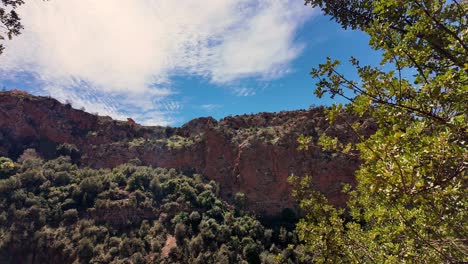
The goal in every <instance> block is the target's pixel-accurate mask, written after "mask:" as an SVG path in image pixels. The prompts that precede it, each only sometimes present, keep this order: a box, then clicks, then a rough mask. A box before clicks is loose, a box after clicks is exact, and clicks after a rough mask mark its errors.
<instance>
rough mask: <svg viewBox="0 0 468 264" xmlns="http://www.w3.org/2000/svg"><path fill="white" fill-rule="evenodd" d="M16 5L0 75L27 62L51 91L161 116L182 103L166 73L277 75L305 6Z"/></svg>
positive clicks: (204, 2)
mask: <svg viewBox="0 0 468 264" xmlns="http://www.w3.org/2000/svg"><path fill="white" fill-rule="evenodd" d="M19 11H20V15H21V16H22V22H23V24H24V26H25V30H24V31H23V34H22V35H20V36H19V37H17V38H15V39H13V40H12V41H9V42H7V43H6V50H5V53H4V54H3V55H2V56H1V57H0V71H2V72H3V74H2V75H1V76H5V73H12V74H14V73H18V72H29V73H32V74H33V75H34V76H35V78H36V80H37V81H38V82H39V83H40V84H41V85H42V89H43V90H45V91H46V92H47V93H50V94H51V95H52V96H53V97H58V99H62V100H64V99H72V100H73V101H75V102H76V104H77V106H84V107H85V108H86V109H87V110H89V111H94V112H100V113H101V112H102V114H108V115H111V116H113V117H116V118H123V117H125V116H128V115H132V116H135V117H136V119H138V118H140V119H142V120H139V121H140V122H146V121H147V120H150V121H148V122H156V123H161V124H162V123H168V122H171V120H173V118H172V117H171V115H172V114H173V113H174V112H177V111H179V110H180V109H181V107H182V106H181V105H180V103H177V102H176V101H174V100H172V101H164V100H171V99H167V98H169V97H170V96H171V94H172V90H171V75H173V74H175V73H177V74H195V75H201V76H204V77H205V78H207V79H208V80H210V81H211V82H213V83H218V84H227V83H229V82H232V81H236V80H239V79H242V78H245V77H259V78H267V79H268V78H277V77H279V76H281V75H284V74H285V73H287V71H288V69H289V63H290V62H291V60H293V59H294V58H295V57H296V56H297V55H298V54H299V52H300V51H301V48H302V46H301V44H298V43H295V42H294V35H295V32H296V30H297V28H298V27H299V26H300V25H301V24H302V23H303V22H304V21H305V20H306V19H308V18H309V17H310V15H311V12H310V9H308V8H304V6H303V5H302V3H301V2H298V1H292V0H269V1H267V0H223V1H219V0H198V1H194V0H184V1H172V0H159V1H157V0H138V1H135V0H119V1H118V3H117V1H115V0H99V1H96V0H66V1H65V0H60V1H59V0H57V1H55V0H54V1H45V2H43V1H29V2H27V3H26V4H25V5H24V6H23V7H22V8H21V9H20V10H19ZM244 93H245V91H244ZM249 93H250V94H251V93H252V92H249ZM253 93H254V92H253ZM162 102H164V103H162ZM143 112H144V113H146V114H144V115H143V114H142V113H143ZM151 113H153V114H154V117H151V118H150V117H149V116H151ZM145 120H146V121H145Z"/></svg>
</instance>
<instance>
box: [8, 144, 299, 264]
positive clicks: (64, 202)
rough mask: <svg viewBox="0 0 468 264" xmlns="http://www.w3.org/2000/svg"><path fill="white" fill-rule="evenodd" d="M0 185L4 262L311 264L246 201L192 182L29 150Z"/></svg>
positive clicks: (132, 166)
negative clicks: (79, 162) (91, 165)
mask: <svg viewBox="0 0 468 264" xmlns="http://www.w3.org/2000/svg"><path fill="white" fill-rule="evenodd" d="M0 178H1V179H0V212H1V213H0V237H1V238H2V239H1V240H0V262H2V263H5V262H6V263H72V262H79V263H89V262H93V263H109V262H112V263H148V262H151V263H243V262H244V263H278V262H282V263H308V259H307V257H306V255H305V254H304V253H303V252H302V251H301V248H300V247H298V246H292V244H297V236H296V235H295V233H294V231H293V232H291V230H286V229H285V228H284V227H278V226H277V227H272V228H273V229H269V228H267V227H265V226H264V225H262V224H261V223H260V222H259V221H258V220H257V219H256V218H255V217H254V216H253V215H251V214H248V213H246V212H244V210H243V208H244V206H245V203H246V202H247V201H246V200H245V196H244V195H243V194H242V193H238V194H237V195H236V197H235V204H228V203H226V202H225V201H223V200H221V199H220V198H219V196H218V192H219V187H218V185H217V184H216V183H215V182H213V181H209V182H208V181H206V180H205V179H204V178H203V177H202V176H201V175H198V174H193V175H182V174H181V173H179V172H177V171H176V170H174V169H161V168H156V169H155V168H151V167H146V166H139V161H138V160H134V161H132V162H131V163H128V164H123V165H120V166H118V167H116V168H114V169H101V170H95V169H90V168H78V167H77V166H76V165H75V164H73V163H72V162H71V160H70V157H69V156H61V157H59V158H57V159H53V160H49V161H44V160H42V159H41V158H40V157H38V156H37V154H36V153H35V151H34V150H32V149H28V150H26V151H25V153H24V154H23V155H21V157H20V158H19V159H18V161H17V162H13V161H11V160H10V159H8V158H1V159H0ZM284 217H285V220H289V221H291V220H292V221H293V220H294V219H293V218H292V219H291V218H290V219H288V214H287V213H285V214H284ZM289 217H290V216H289ZM290 244H291V245H290ZM288 245H290V246H288Z"/></svg>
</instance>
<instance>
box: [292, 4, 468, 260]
mask: <svg viewBox="0 0 468 264" xmlns="http://www.w3.org/2000/svg"><path fill="white" fill-rule="evenodd" d="M305 4H306V5H311V6H313V7H319V8H321V9H322V11H323V12H324V13H325V14H327V15H329V16H331V17H332V18H333V19H334V20H335V21H337V22H338V23H340V24H341V25H342V26H343V27H344V28H352V29H358V30H362V31H364V32H365V33H367V34H368V35H369V36H370V42H369V44H370V46H371V47H372V48H373V49H375V50H379V51H381V52H382V59H381V63H380V65H378V66H375V65H361V64H360V63H359V60H358V59H357V58H350V63H351V64H352V65H354V66H355V69H356V71H357V73H358V75H359V77H360V78H359V80H352V79H349V78H348V77H347V76H345V75H343V74H342V73H340V70H339V67H340V63H341V62H339V61H336V60H333V59H332V58H328V59H327V61H326V62H325V63H324V64H321V65H319V66H318V67H317V68H315V69H313V70H312V72H311V75H312V76H313V77H314V78H316V80H317V88H316V90H315V93H316V95H317V96H318V97H322V96H325V95H326V94H329V95H331V97H335V96H339V97H343V98H345V99H347V100H348V103H347V104H345V105H342V104H336V105H334V106H333V107H332V108H331V110H330V111H329V112H328V114H329V120H330V121H331V122H333V121H335V119H336V118H339V117H338V115H337V113H338V112H340V111H349V112H352V113H354V114H356V115H359V116H366V117H370V118H371V119H372V120H373V121H374V122H375V123H376V124H377V125H378V127H379V128H378V130H377V132H376V133H375V134H374V135H372V136H370V137H367V138H366V137H364V136H362V135H358V136H359V137H360V138H361V140H360V142H359V143H357V144H354V145H351V144H343V143H341V142H339V140H338V139H336V138H331V137H328V136H322V137H321V138H320V142H321V144H322V146H323V147H324V148H325V149H331V150H335V151H341V152H343V153H345V154H348V155H354V154H356V153H359V154H360V157H361V161H362V164H361V166H360V169H359V170H358V171H357V172H356V178H357V184H356V186H345V188H344V191H346V192H347V193H348V194H349V197H350V200H349V203H348V208H346V209H340V208H335V207H333V206H331V205H329V204H328V203H327V201H326V199H325V198H324V196H323V195H321V194H320V193H317V192H315V191H313V188H312V187H311V184H310V179H309V177H304V178H302V179H299V178H297V177H296V178H292V182H294V183H295V184H296V187H295V195H296V196H297V197H298V198H299V200H300V205H301V207H302V209H303V210H304V212H306V216H305V217H304V218H303V219H302V220H301V221H300V223H299V224H298V226H297V230H298V232H299V236H300V238H301V239H302V241H304V242H305V243H306V244H307V246H308V249H309V250H310V252H311V254H312V255H313V257H314V260H315V261H316V262H319V263H320V262H322V263H348V262H352V263H357V262H359V263H361V262H364V263H384V262H385V263H404V262H424V263H443V262H466V261H468V257H467V256H468V248H467V246H468V243H467V237H468V236H467V235H468V233H467V229H466V222H467V220H468V219H467V214H466V212H467V207H466V203H467V194H466V183H467V176H466V166H467V164H468V162H467V158H468V145H467V140H468V126H467V120H468V117H467V114H468V111H467V109H468V43H467V40H466V38H467V34H468V25H467V23H468V12H467V11H468V3H466V2H460V1H457V0H454V1H441V0H424V1H423V0H409V1H401V0H376V1H370V0H357V1H353V0H342V1H331V0H309V1H305ZM348 125H349V128H351V129H353V130H355V131H356V133H358V131H357V128H358V126H359V124H358V123H351V122H350V123H348ZM301 142H306V143H307V142H310V140H305V139H302V140H301Z"/></svg>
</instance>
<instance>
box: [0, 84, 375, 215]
mask: <svg viewBox="0 0 468 264" xmlns="http://www.w3.org/2000/svg"><path fill="white" fill-rule="evenodd" d="M341 119H342V122H338V123H337V124H336V125H333V126H330V125H329V123H328V121H327V120H326V118H325V115H324V113H323V108H316V109H311V110H299V111H289V112H279V113H259V114H255V115H242V116H234V117H226V118H224V119H222V120H220V121H216V120H215V119H213V118H210V117H206V118H198V119H195V120H192V121H190V122H188V123H186V124H185V125H183V126H182V127H179V128H172V127H159V126H154V127H148V126H141V125H138V124H135V123H133V122H131V120H130V121H128V122H124V121H116V120H112V119H111V118H110V117H103V116H97V115H93V114H90V113H86V112H84V111H81V110H77V109H73V108H72V106H71V105H64V104H61V103H60V102H58V101H57V100H55V99H52V98H47V97H38V96H32V95H29V94H24V93H21V92H0V156H9V157H13V158H17V157H19V155H20V154H21V153H23V151H24V150H25V149H28V148H35V149H36V151H37V152H38V153H39V154H40V155H41V156H42V157H43V158H46V159H51V158H55V157H57V156H58V155H60V154H63V153H64V152H65V154H70V155H71V156H72V159H73V160H74V162H75V163H77V164H79V165H80V166H90V167H93V168H112V167H116V166H118V165H120V164H123V163H126V162H128V161H130V160H133V159H139V160H140V161H141V163H142V164H143V165H151V166H154V167H164V168H176V169H180V170H182V171H183V172H184V173H193V172H197V173H201V174H204V175H206V176H207V177H208V178H209V179H211V180H215V181H217V182H218V183H219V184H220V187H221V191H220V194H221V196H222V197H223V198H225V199H227V200H232V199H233V197H234V195H235V194H236V193H237V192H242V193H245V195H246V196H247V201H248V202H247V204H248V207H249V209H251V210H254V211H256V212H257V213H259V214H266V215H275V214H277V213H279V212H281V211H282V210H283V209H285V208H293V207H294V204H293V202H292V199H291V197H290V193H291V191H290V186H289V184H288V183H287V177H288V176H289V175H291V174H295V175H306V174H307V175H312V176H313V178H314V179H315V181H316V186H317V188H318V189H320V190H321V191H322V192H324V193H325V194H326V195H327V196H328V198H329V199H330V200H331V201H332V202H333V203H335V204H342V203H343V202H344V199H345V197H344V196H343V195H342V194H341V193H340V189H341V183H342V182H347V183H352V182H353V172H354V170H355V169H356V168H357V166H358V160H357V159H356V158H351V157H349V156H344V155H340V154H337V153H331V152H324V151H322V150H321V149H320V148H319V147H318V146H316V142H314V143H313V146H311V147H310V148H309V150H307V151H298V150H297V147H298V144H297V137H298V136H299V135H300V134H304V135H310V136H313V138H314V139H318V137H319V136H320V135H321V134H322V133H324V132H326V133H328V134H330V135H336V136H338V137H340V138H342V139H345V140H347V141H355V140H356V138H355V137H354V135H353V134H352V133H351V132H349V131H348V130H347V129H346V126H345V125H344V123H345V122H344V121H346V120H348V121H349V122H351V121H352V120H349V119H354V117H350V116H346V115H343V116H342V117H341ZM362 129H363V131H364V132H365V133H367V134H369V133H371V132H372V131H374V129H375V128H374V127H373V125H372V124H370V123H369V122H367V121H365V122H364V121H363V122H362Z"/></svg>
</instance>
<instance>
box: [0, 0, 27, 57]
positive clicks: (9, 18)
mask: <svg viewBox="0 0 468 264" xmlns="http://www.w3.org/2000/svg"><path fill="white" fill-rule="evenodd" d="M22 4H24V0H1V5H0V28H1V31H0V41H1V40H4V39H5V36H6V37H8V39H12V38H13V36H17V35H19V34H20V31H21V29H23V25H21V22H20V20H21V19H20V17H19V16H18V14H17V13H16V8H17V7H19V6H20V5H22ZM3 50H4V47H3V44H1V43H0V54H2V52H3Z"/></svg>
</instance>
